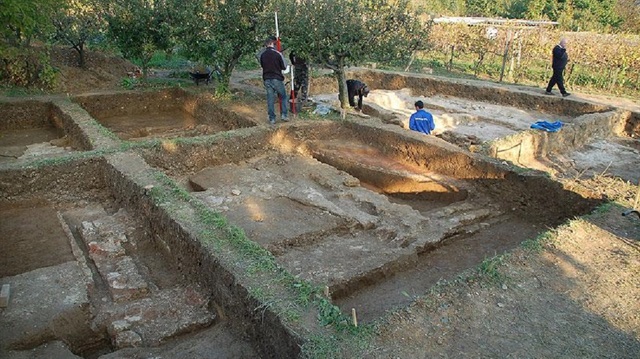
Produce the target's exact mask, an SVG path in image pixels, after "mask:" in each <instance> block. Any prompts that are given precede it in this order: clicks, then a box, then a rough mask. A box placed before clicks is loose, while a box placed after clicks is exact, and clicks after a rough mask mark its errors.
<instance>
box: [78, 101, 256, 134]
mask: <svg viewBox="0 0 640 359" xmlns="http://www.w3.org/2000/svg"><path fill="white" fill-rule="evenodd" d="M74 101H75V102H77V103H78V104H80V106H82V107H83V108H84V109H85V110H87V112H89V114H90V115H91V116H92V117H93V118H94V119H96V120H97V121H98V122H99V123H100V124H101V125H103V126H105V127H107V128H108V129H109V130H111V131H112V132H113V133H115V134H116V135H117V136H118V138H120V139H121V140H130V141H140V140H145V139H149V138H175V137H194V136H202V135H210V134H215V133H218V132H224V131H228V130H233V129H237V128H243V127H251V126H255V125H256V124H255V123H254V122H252V121H251V120H249V119H247V118H245V117H243V116H239V115H237V114H235V113H233V112H231V111H228V110H226V109H225V108H223V107H221V106H219V105H217V104H216V102H215V100H214V98H213V96H211V95H210V94H206V93H200V94H197V93H189V92H187V91H185V90H181V89H173V90H163V91H156V92H136V93H114V94H100V95H87V96H78V97H75V98H74Z"/></svg>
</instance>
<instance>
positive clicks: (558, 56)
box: [545, 39, 570, 97]
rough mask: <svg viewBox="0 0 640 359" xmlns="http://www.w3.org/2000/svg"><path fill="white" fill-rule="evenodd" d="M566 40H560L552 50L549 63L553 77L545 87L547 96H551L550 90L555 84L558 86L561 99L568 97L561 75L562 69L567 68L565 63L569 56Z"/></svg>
mask: <svg viewBox="0 0 640 359" xmlns="http://www.w3.org/2000/svg"><path fill="white" fill-rule="evenodd" d="M566 46H567V39H561V40H560V43H559V44H558V45H556V46H555V47H554V48H553V52H552V54H553V59H552V62H551V67H552V68H553V75H552V76H551V79H550V80H549V85H547V92H545V93H546V94H547V95H553V93H552V92H551V89H552V88H553V86H555V85H556V84H557V85H558V89H559V90H560V93H561V94H562V97H567V96H569V95H570V93H568V92H567V91H566V90H565V89H564V78H563V77H562V73H563V72H564V68H565V67H566V66H567V62H568V61H569V55H567V49H566Z"/></svg>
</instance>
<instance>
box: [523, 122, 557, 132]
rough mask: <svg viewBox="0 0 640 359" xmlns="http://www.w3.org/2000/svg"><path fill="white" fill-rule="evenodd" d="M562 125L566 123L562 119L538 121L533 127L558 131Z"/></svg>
mask: <svg viewBox="0 0 640 359" xmlns="http://www.w3.org/2000/svg"><path fill="white" fill-rule="evenodd" d="M562 125H564V123H562V122H561V121H556V122H547V121H538V122H536V123H534V124H533V125H531V128H535V129H538V130H543V131H547V132H558V131H560V129H561V128H562Z"/></svg>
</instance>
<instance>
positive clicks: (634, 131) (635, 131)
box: [624, 112, 640, 138]
mask: <svg viewBox="0 0 640 359" xmlns="http://www.w3.org/2000/svg"><path fill="white" fill-rule="evenodd" d="M624 129H625V131H626V132H627V135H629V136H631V137H634V138H640V113H638V112H632V113H631V116H630V118H629V121H628V122H627V125H626V126H625V128H624Z"/></svg>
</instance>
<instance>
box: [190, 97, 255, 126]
mask: <svg viewBox="0 0 640 359" xmlns="http://www.w3.org/2000/svg"><path fill="white" fill-rule="evenodd" d="M214 101H215V100H214V98H213V96H212V95H209V94H200V95H196V96H195V101H188V102H187V103H185V104H184V108H185V110H186V111H187V112H188V113H189V114H191V115H192V116H193V117H195V118H197V119H201V120H203V121H205V122H206V120H209V119H216V120H217V121H216V122H218V123H222V124H224V126H225V128H227V129H229V130H232V129H234V128H243V127H252V126H255V125H256V123H255V122H253V121H251V120H250V119H248V118H246V117H244V116H239V115H238V114H236V113H235V112H233V111H229V110H227V109H226V108H224V107H221V106H218V105H216V104H215V103H214Z"/></svg>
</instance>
